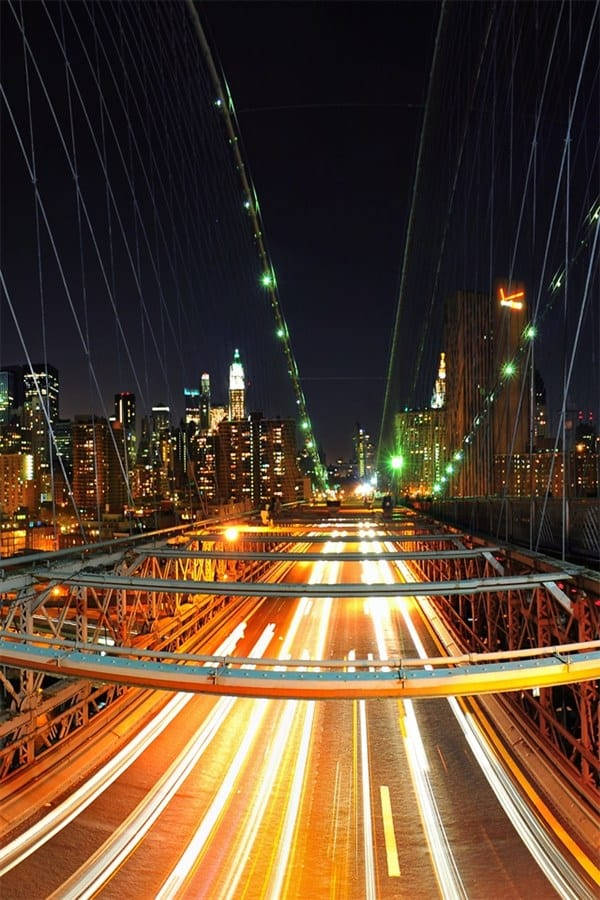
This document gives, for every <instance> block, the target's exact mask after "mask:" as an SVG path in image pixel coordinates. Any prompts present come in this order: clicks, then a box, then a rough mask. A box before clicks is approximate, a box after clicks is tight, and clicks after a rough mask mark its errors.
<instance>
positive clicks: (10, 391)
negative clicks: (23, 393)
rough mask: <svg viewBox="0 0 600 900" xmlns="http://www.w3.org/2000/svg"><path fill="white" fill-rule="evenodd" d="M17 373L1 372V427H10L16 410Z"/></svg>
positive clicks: (4, 370)
mask: <svg viewBox="0 0 600 900" xmlns="http://www.w3.org/2000/svg"><path fill="white" fill-rule="evenodd" d="M15 394H16V385H15V372H14V371H11V370H10V369H3V370H2V371H1V372H0V425H8V424H9V423H10V421H11V419H12V417H13V415H14V410H15Z"/></svg>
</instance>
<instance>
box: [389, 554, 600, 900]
mask: <svg viewBox="0 0 600 900" xmlns="http://www.w3.org/2000/svg"><path fill="white" fill-rule="evenodd" d="M386 549H390V550H393V549H394V545H393V544H392V543H388V544H386ZM396 565H397V566H398V568H399V569H400V571H401V573H402V576H403V577H404V579H405V581H407V582H411V581H414V580H415V578H414V575H413V573H412V572H411V570H410V568H409V567H408V566H407V565H406V563H404V562H402V561H401V560H397V561H396ZM406 599H407V598H399V599H398V606H399V608H400V611H401V613H402V617H403V619H404V621H405V623H406V627H407V629H408V631H409V633H410V636H411V639H412V641H413V643H414V645H415V648H416V651H417V653H418V655H419V656H420V657H421V659H425V658H426V657H427V653H426V651H425V648H424V647H423V644H422V642H421V640H420V639H419V636H418V634H417V631H416V629H415V626H414V624H413V622H412V620H411V618H410V615H409V613H408V610H407V609H406V603H405V601H406ZM419 605H420V606H421V607H422V608H423V609H424V610H425V608H426V606H427V605H428V601H427V600H426V601H425V603H422V602H421V600H419ZM424 615H426V612H425V611H424ZM447 699H448V703H449V704H450V709H451V710H452V712H453V714H454V717H455V719H456V721H457V722H458V725H459V727H460V729H461V731H462V733H463V735H464V737H465V739H466V741H467V743H468V745H469V747H470V749H471V752H472V753H473V756H474V757H475V759H476V761H477V763H478V765H479V767H480V769H481V771H482V772H483V774H484V776H485V778H486V780H487V782H488V784H489V785H490V787H491V789H492V791H493V792H494V794H495V796H496V798H497V800H498V802H499V803H500V806H501V807H502V809H503V810H504V812H505V813H506V815H507V816H508V818H509V819H510V821H511V822H512V824H513V826H514V828H515V830H516V832H517V834H518V835H519V837H520V838H521V840H522V841H523V843H524V844H525V846H526V847H527V849H528V850H529V852H530V853H531V855H532V856H533V858H534V860H535V861H536V863H537V864H538V866H539V867H540V869H541V870H542V872H543V873H544V875H545V877H546V878H547V879H548V881H549V882H550V884H552V886H553V887H554V889H555V890H556V891H557V892H558V893H559V894H560V895H561V896H562V897H566V898H570V900H571V898H572V900H581V898H586V900H587V898H589V900H593V897H594V895H593V894H591V893H590V892H589V890H588V888H587V886H586V885H585V884H584V882H582V881H581V879H580V878H579V877H578V875H577V873H576V872H575V871H574V870H573V869H572V867H571V866H570V865H569V864H568V862H567V861H566V860H565V859H564V857H563V856H562V855H561V854H560V853H558V851H557V849H556V846H555V845H554V844H553V842H552V840H551V839H550V837H549V835H548V834H547V832H546V831H545V829H544V828H543V827H542V826H541V824H540V822H539V820H538V819H537V817H536V816H535V814H534V813H533V812H532V811H531V810H530V808H529V806H528V805H527V802H526V801H525V800H524V799H523V797H521V795H520V794H519V792H518V790H517V789H516V788H515V786H514V784H513V783H512V781H511V780H510V777H509V776H508V775H507V773H506V772H505V770H504V768H503V767H502V765H501V763H500V762H499V760H498V759H497V757H496V756H495V754H494V752H493V750H492V748H491V747H490V746H489V744H488V742H487V741H486V739H485V737H484V735H483V734H482V733H481V731H480V729H479V727H478V725H477V723H476V721H475V720H474V719H473V717H472V716H470V715H468V714H466V713H464V712H463V710H462V708H461V706H460V704H459V703H458V701H457V700H456V698H455V697H448V698H447ZM407 702H408V701H407Z"/></svg>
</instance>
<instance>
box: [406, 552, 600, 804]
mask: <svg viewBox="0 0 600 900" xmlns="http://www.w3.org/2000/svg"><path fill="white" fill-rule="evenodd" d="M460 543H461V544H462V545H463V546H465V547H468V548H470V549H474V548H476V547H478V546H479V547H481V546H482V545H483V542H482V541H481V540H478V539H473V538H471V539H464V538H463V539H461V540H460ZM419 547H420V545H419V543H418V541H417V542H415V544H414V549H418V548H419ZM544 566H545V562H544V560H542V559H540V558H539V557H535V556H533V557H532V556H530V555H528V554H527V553H525V552H524V551H517V550H514V549H513V550H510V549H504V550H502V551H501V552H495V553H494V554H493V556H492V555H491V554H486V555H485V556H475V557H472V558H469V559H465V560H461V561H459V562H458V563H457V562H456V561H455V560H452V559H438V560H435V559H427V560H418V561H415V562H413V563H411V567H412V568H413V570H414V571H415V573H418V576H419V577H420V578H424V579H427V580H429V579H435V580H439V581H444V580H446V579H449V578H451V577H456V574H457V567H459V568H460V571H461V572H462V573H464V574H465V575H467V573H469V577H475V576H478V577H486V575H487V574H489V572H490V571H491V570H498V569H499V568H501V570H502V571H503V573H506V574H517V573H526V572H532V571H536V570H537V571H543V569H544ZM563 588H564V591H563ZM435 604H436V610H437V612H438V614H439V615H440V616H441V618H442V620H443V622H444V625H445V627H446V628H447V629H448V631H449V632H450V634H451V635H452V637H453V639H454V641H455V642H456V645H457V646H458V647H459V648H460V649H461V650H462V651H464V652H473V653H478V652H483V651H484V650H506V651H512V650H514V651H521V650H526V649H531V648H533V647H551V646H556V645H558V644H566V643H569V642H570V641H582V642H587V641H593V640H595V639H597V637H598V635H599V634H600V605H599V603H598V581H597V579H596V578H595V577H594V573H591V572H587V573H586V571H585V570H582V571H581V572H580V574H579V575H578V576H577V577H575V578H574V579H573V581H572V582H570V583H569V584H568V585H567V584H564V585H563V584H560V583H559V584H558V585H554V584H552V583H550V584H547V585H536V586H532V587H531V588H518V589H509V590H507V591H505V592H502V593H500V592H499V593H497V594H494V593H486V594H484V593H481V594H473V595H470V596H467V595H458V596H457V595H447V596H439V597H437V598H436V601H435ZM501 702H502V703H503V704H505V706H506V708H507V709H508V710H509V711H510V715H511V716H513V717H516V718H517V719H518V720H519V721H520V722H521V726H522V727H523V728H524V729H526V730H527V732H528V734H533V735H535V738H536V740H537V741H538V742H539V744H540V748H541V749H543V751H544V752H545V753H546V754H547V755H549V756H550V757H552V758H553V759H554V761H555V762H556V763H557V765H558V766H560V768H561V769H562V770H563V772H565V774H567V775H568V777H569V779H570V780H571V781H572V782H573V784H575V785H576V786H577V787H578V788H579V790H581V791H582V792H584V793H586V794H587V795H588V796H589V795H590V793H593V794H594V795H595V796H597V797H600V721H599V719H598V709H599V702H600V689H599V683H598V681H587V682H585V683H583V684H581V685H577V686H575V685H570V686H566V685H565V686H559V687H551V688H540V690H539V691H535V692H524V691H521V692H518V693H516V692H515V693H511V694H506V695H503V697H502V699H501Z"/></svg>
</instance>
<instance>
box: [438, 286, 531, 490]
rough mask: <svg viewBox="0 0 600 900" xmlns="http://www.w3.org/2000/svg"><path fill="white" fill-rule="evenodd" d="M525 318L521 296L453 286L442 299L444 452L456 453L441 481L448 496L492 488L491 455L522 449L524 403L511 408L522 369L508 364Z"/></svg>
mask: <svg viewBox="0 0 600 900" xmlns="http://www.w3.org/2000/svg"><path fill="white" fill-rule="evenodd" d="M513 296H516V295H513ZM526 322H527V305H526V302H525V299H524V297H523V296H522V294H519V299H518V300H517V299H510V298H509V297H504V296H503V295H502V293H501V296H500V297H498V298H494V297H492V296H491V295H489V294H477V293H473V292H468V291H459V292H458V293H456V294H454V295H453V296H451V297H449V298H448V301H447V303H446V313H445V325H444V339H443V346H444V350H445V354H446V363H447V371H446V398H445V404H446V406H445V408H446V423H447V439H448V451H449V453H451V454H454V453H456V452H459V451H460V452H463V453H464V462H463V463H462V464H461V465H460V466H459V467H458V471H457V473H456V475H454V476H453V477H452V479H451V480H450V481H449V491H450V492H451V493H452V494H455V495H456V496H482V495H487V494H490V493H493V491H494V472H493V470H494V457H495V455H497V454H506V453H509V452H510V451H511V447H512V452H513V453H524V452H525V451H526V449H527V447H528V408H527V407H528V404H527V402H526V401H524V402H523V403H522V405H521V408H520V410H519V401H520V396H521V378H522V377H523V374H524V373H523V372H519V371H518V370H517V367H516V364H515V363H514V356H515V353H516V350H517V347H518V346H519V342H520V340H521V337H522V335H523V332H524V329H525V325H526ZM501 380H502V382H503V384H502V386H501V387H497V386H498V385H499V383H500V381H501ZM491 394H493V395H494V396H493V399H492V400H491V402H490V403H489V405H488V410H487V411H486V400H487V398H488V397H489V396H490V395H491ZM471 432H472V436H471V437H469V434H470V433H471ZM466 438H468V440H466Z"/></svg>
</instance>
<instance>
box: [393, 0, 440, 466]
mask: <svg viewBox="0 0 600 900" xmlns="http://www.w3.org/2000/svg"><path fill="white" fill-rule="evenodd" d="M445 14H446V3H445V0H444V2H443V3H442V8H441V10H440V17H439V19H438V26H437V32H436V35H435V44H434V48H433V57H432V59H431V69H430V70H429V85H428V87H427V99H426V101H425V111H424V113H423V123H422V125H421V136H420V138H419V151H418V154H417V163H416V167H415V177H414V181H413V189H412V199H411V203H410V213H409V216H408V229H407V232H406V240H405V242H404V255H403V259H402V273H401V275H400V290H399V292H398V303H397V306H396V319H395V322H394V331H393V334H392V343H391V347H390V359H389V363H388V373H387V382H386V387H385V398H384V401H383V412H382V414H381V425H380V427H379V442H378V445H377V465H378V466H381V463H382V460H381V453H382V450H383V442H384V440H385V428H386V423H387V420H388V416H389V410H390V404H391V392H392V373H393V369H394V358H395V355H396V347H397V345H398V334H399V331H400V315H401V312H402V301H403V299H404V285H405V282H406V271H407V267H408V256H409V250H410V247H411V244H412V234H413V224H414V217H415V207H416V205H417V196H418V193H419V187H420V182H421V162H422V158H423V149H424V147H425V135H426V133H427V127H428V125H429V108H430V102H431V95H432V91H433V84H434V81H435V74H436V69H437V61H438V54H439V49H440V44H441V36H442V29H443V26H444V21H445Z"/></svg>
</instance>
